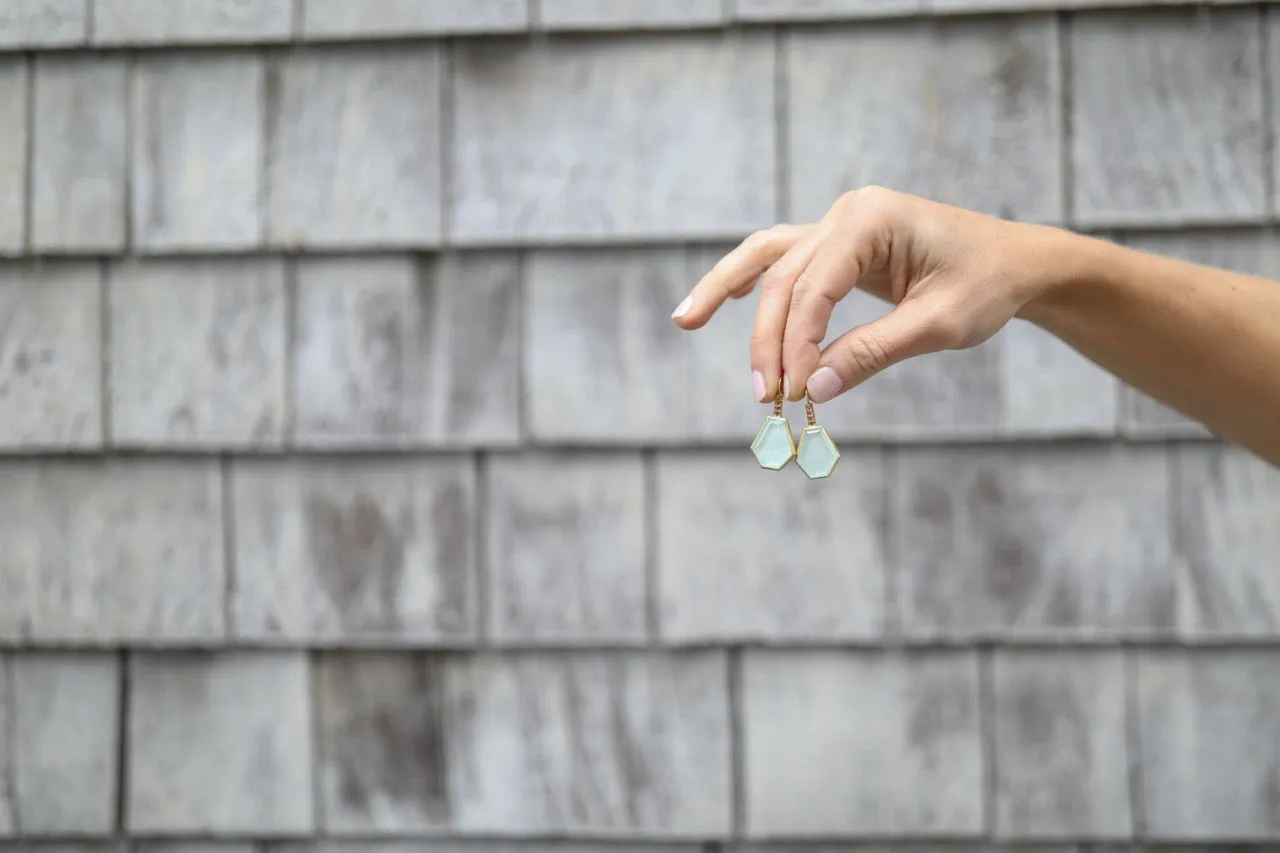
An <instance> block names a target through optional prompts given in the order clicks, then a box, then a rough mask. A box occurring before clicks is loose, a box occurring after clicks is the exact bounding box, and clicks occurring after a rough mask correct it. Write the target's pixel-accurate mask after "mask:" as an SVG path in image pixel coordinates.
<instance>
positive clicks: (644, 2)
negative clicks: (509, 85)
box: [538, 0, 725, 30]
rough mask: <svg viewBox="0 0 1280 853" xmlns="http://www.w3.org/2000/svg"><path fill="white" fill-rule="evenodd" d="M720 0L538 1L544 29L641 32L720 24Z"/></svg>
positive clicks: (722, 10) (722, 7)
mask: <svg viewBox="0 0 1280 853" xmlns="http://www.w3.org/2000/svg"><path fill="white" fill-rule="evenodd" d="M724 11H725V4H724V3H723V2H722V0H610V2H608V3H601V2H599V0H539V6H538V24H539V25H540V26H541V27H543V28H545V29H567V30H643V29H649V28H673V27H699V26H703V27H705V26H711V25H714V24H719V23H722V22H723V20H724Z"/></svg>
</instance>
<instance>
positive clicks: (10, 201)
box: [0, 56, 31, 256]
mask: <svg viewBox="0 0 1280 853" xmlns="http://www.w3.org/2000/svg"><path fill="white" fill-rule="evenodd" d="M29 67H30V66H29V64H28V62H27V60H26V58H25V57H22V56H6V57H2V58H0V127H3V128H4V129H5V130H4V133H3V134H0V256H6V255H20V254H22V250H23V248H24V245H25V243H26V239H27V225H26V216H27V177H26V172H27V150H28V146H29V145H30V138H31V128H30V126H29V122H28V120H27V84H28V77H29V76H30V72H29Z"/></svg>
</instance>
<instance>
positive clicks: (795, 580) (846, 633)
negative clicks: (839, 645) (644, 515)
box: [655, 426, 888, 643]
mask: <svg viewBox="0 0 1280 853" xmlns="http://www.w3.org/2000/svg"><path fill="white" fill-rule="evenodd" d="M797 428H798V426H797ZM831 477H832V479H831V480H830V481H828V482H823V483H813V482H810V481H809V480H808V479H807V478H806V477H805V476H804V474H803V472H801V471H800V470H799V469H798V468H797V466H796V465H795V464H794V463H792V464H791V465H789V466H788V467H787V468H785V469H784V470H782V471H781V472H775V471H765V470H762V469H761V468H760V467H759V466H758V465H757V464H756V461H755V459H753V458H752V457H751V455H750V453H749V451H748V450H747V449H746V447H743V448H741V449H740V450H737V451H733V452H707V453H697V452H672V453H664V454H663V455H662V456H660V457H659V460H658V479H657V507H658V523H657V531H656V538H657V544H656V564H657V589H656V590H655V594H656V596H657V603H656V607H657V612H658V623H659V631H660V633H661V636H662V638H663V639H664V640H666V641H674V642H699V643H701V642H708V641H711V642H715V641H730V640H742V639H749V640H767V641H773V642H786V641H824V642H836V641H841V640H845V641H847V640H858V641H861V642H868V641H874V640H876V639H878V638H880V637H882V636H883V635H884V633H885V629H886V622H887V617H886V612H885V605H886V589H885V587H886V581H887V579H886V574H887V569H888V560H887V544H888V543H887V542H886V535H885V534H886V529H885V517H884V495H885V493H886V483H885V477H884V471H883V464H882V460H881V454H880V453H879V452H877V451H875V450H874V449H856V450H855V449H849V448H846V449H845V451H844V453H843V455H842V457H841V459H840V462H839V464H838V465H837V466H836V470H835V471H834V472H833V473H832V475H831Z"/></svg>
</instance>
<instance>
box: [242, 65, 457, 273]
mask: <svg viewBox="0 0 1280 853" xmlns="http://www.w3.org/2000/svg"><path fill="white" fill-rule="evenodd" d="M442 55H443V53H442V50H441V49H440V48H439V46H437V45H435V44H432V43H430V42H423V43H414V44H409V45H397V46H393V47H385V46H379V47H364V46H361V47H329V48H314V49H308V50H298V51H293V52H290V53H288V54H286V55H285V56H283V57H281V58H280V59H279V60H278V61H277V63H276V64H273V65H271V66H270V67H268V69H267V89H266V98H267V108H266V112H267V121H268V148H267V199H268V200H267V239H268V242H270V243H271V244H272V245H274V246H281V247H287V248H294V247H326V248H328V247H335V246H433V245H436V244H438V243H439V242H440V227H441V213H440V205H441V201H440V198H441V187H442V181H441V172H440V145H441V139H440V135H441V128H442V123H441V106H440V103H441V102H440V95H441V80H440V75H441V73H442V68H443V61H442Z"/></svg>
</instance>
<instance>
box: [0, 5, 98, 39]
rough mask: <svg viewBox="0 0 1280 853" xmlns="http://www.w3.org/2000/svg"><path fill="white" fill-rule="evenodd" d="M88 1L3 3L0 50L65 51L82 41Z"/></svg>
mask: <svg viewBox="0 0 1280 853" xmlns="http://www.w3.org/2000/svg"><path fill="white" fill-rule="evenodd" d="M89 2H90V0H5V2H4V3H2V4H0V49H5V48H27V49H30V48H44V47H65V46H69V45H75V44H81V43H83V42H84V40H85V32H86V29H85V28H86V26H87V24H88V19H89Z"/></svg>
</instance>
